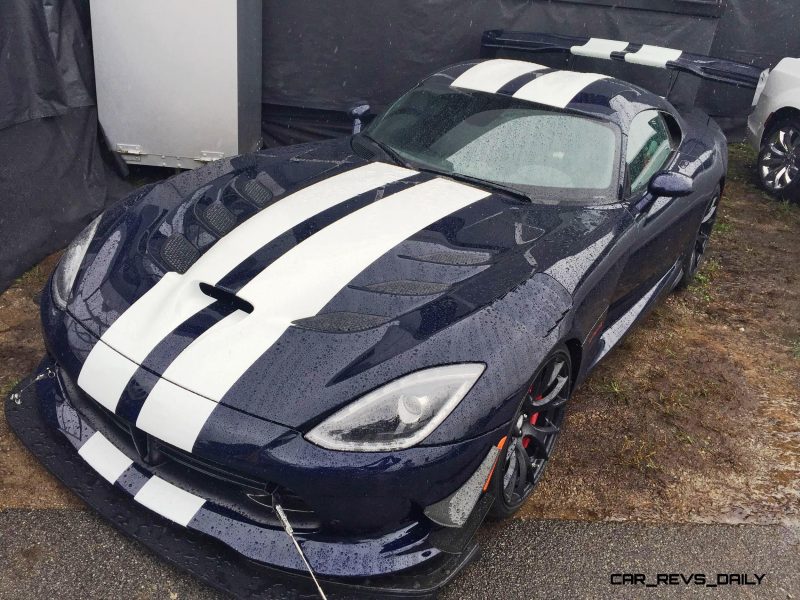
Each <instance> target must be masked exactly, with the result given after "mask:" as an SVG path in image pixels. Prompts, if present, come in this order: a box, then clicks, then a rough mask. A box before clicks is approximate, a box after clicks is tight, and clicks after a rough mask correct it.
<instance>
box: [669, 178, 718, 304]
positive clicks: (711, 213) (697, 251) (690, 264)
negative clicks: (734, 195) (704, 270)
mask: <svg viewBox="0 0 800 600" xmlns="http://www.w3.org/2000/svg"><path fill="white" fill-rule="evenodd" d="M721 194H722V190H721V189H720V187H719V186H717V189H716V190H714V195H713V196H712V197H711V200H709V201H708V203H707V204H706V209H705V211H704V212H703V219H702V220H701V221H700V227H699V229H698V230H697V236H696V237H695V239H694V242H692V245H691V247H690V248H689V249H688V250H687V252H686V258H685V259H684V262H683V276H682V277H681V280H680V281H679V282H678V285H677V287H678V289H685V288H687V287H689V284H691V283H692V281H693V280H694V276H695V275H697V271H698V269H699V268H700V265H701V264H703V259H704V258H705V255H706V250H707V249H708V240H709V239H710V238H711V232H712V231H713V230H714V224H715V223H716V222H717V212H718V211H719V200H720V196H721Z"/></svg>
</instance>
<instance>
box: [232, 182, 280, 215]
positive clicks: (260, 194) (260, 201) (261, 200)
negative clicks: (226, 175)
mask: <svg viewBox="0 0 800 600" xmlns="http://www.w3.org/2000/svg"><path fill="white" fill-rule="evenodd" d="M232 187H233V189H234V191H235V192H236V193H237V194H239V196H241V197H242V198H244V199H245V200H247V201H248V202H250V203H251V204H253V205H255V206H256V207H257V208H264V207H265V206H266V205H267V204H269V201H270V200H272V192H271V191H269V190H268V189H267V188H265V187H264V186H263V185H261V183H259V182H258V181H256V180H255V179H247V178H244V177H237V178H236V179H234V181H233V185H232Z"/></svg>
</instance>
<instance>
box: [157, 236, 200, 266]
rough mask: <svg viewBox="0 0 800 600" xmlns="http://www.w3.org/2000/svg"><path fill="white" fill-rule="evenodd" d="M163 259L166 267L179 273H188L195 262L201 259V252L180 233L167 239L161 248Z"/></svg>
mask: <svg viewBox="0 0 800 600" xmlns="http://www.w3.org/2000/svg"><path fill="white" fill-rule="evenodd" d="M161 258H162V259H164V262H165V263H166V265H167V266H168V267H169V268H170V269H172V270H173V271H177V272H178V273H186V271H188V270H189V267H191V266H192V265H193V264H194V263H195V261H196V260H197V259H198V258H200V251H199V250H198V249H197V248H195V247H194V246H193V245H192V243H191V242H190V241H189V240H187V239H186V237H185V236H183V235H182V234H180V233H174V234H172V235H171V236H169V237H168V238H167V241H166V242H164V246H163V247H162V248H161Z"/></svg>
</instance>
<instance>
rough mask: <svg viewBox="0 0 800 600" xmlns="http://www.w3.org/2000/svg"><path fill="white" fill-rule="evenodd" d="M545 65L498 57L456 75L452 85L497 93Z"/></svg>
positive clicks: (543, 67)
mask: <svg viewBox="0 0 800 600" xmlns="http://www.w3.org/2000/svg"><path fill="white" fill-rule="evenodd" d="M546 68H547V67H545V66H544V65H537V64H536V63H531V62H525V61H522V60H509V59H506V58H496V59H494V60H487V61H485V62H482V63H478V64H477V65H475V66H474V67H470V68H469V69H467V70H466V71H464V72H463V73H462V74H461V75H459V76H458V77H456V79H455V81H453V83H451V84H450V87H456V88H461V89H465V90H474V91H476V92H488V93H490V94H496V93H497V92H498V91H499V90H500V89H501V88H502V87H503V86H504V85H506V84H507V83H509V82H511V81H513V80H514V79H516V78H517V77H520V76H522V75H527V74H528V73H533V72H534V71H541V70H543V69H546Z"/></svg>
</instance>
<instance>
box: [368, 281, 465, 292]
mask: <svg viewBox="0 0 800 600" xmlns="http://www.w3.org/2000/svg"><path fill="white" fill-rule="evenodd" d="M357 289H361V290H368V291H370V292H377V293H379V294H392V295H395V296H435V295H438V294H442V293H444V292H446V291H447V290H448V289H450V286H449V285H447V284H446V283H435V282H432V281H411V280H408V279H403V280H399V281H384V282H382V283H373V284H372V285H365V286H363V287H359V288H357Z"/></svg>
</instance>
